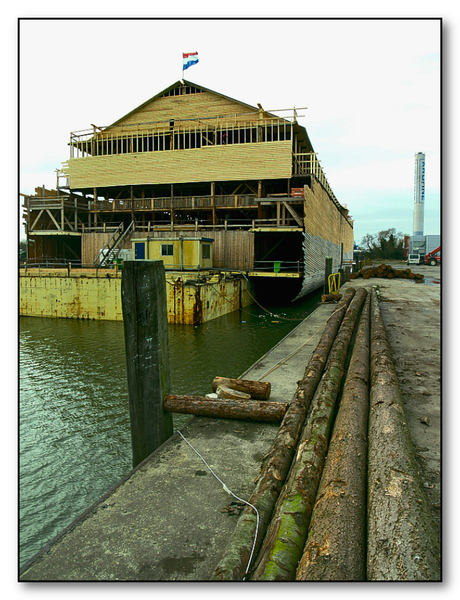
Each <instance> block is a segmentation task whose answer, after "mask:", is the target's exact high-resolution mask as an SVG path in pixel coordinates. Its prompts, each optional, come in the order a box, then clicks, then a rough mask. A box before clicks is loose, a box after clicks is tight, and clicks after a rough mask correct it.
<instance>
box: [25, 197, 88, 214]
mask: <svg viewBox="0 0 460 600" xmlns="http://www.w3.org/2000/svg"><path fill="white" fill-rule="evenodd" d="M25 206H26V207H27V208H28V209H29V210H42V209H49V210H51V209H62V208H64V209H66V210H75V209H76V210H79V211H86V210H88V200H83V199H82V198H80V197H77V196H73V197H71V196H68V195H65V196H43V197H40V196H27V199H26V202H25Z"/></svg>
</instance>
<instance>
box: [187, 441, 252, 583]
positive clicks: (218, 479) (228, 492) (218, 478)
mask: <svg viewBox="0 0 460 600" xmlns="http://www.w3.org/2000/svg"><path fill="white" fill-rule="evenodd" d="M177 433H178V434H179V435H180V436H181V438H182V439H183V440H184V442H185V443H186V444H188V445H189V446H190V448H191V449H192V450H193V452H195V454H196V455H197V456H199V457H200V458H201V460H202V461H203V462H204V464H205V465H206V467H207V468H208V469H209V471H210V472H211V473H212V475H214V477H215V478H216V479H217V481H218V482H219V483H220V484H221V485H222V487H223V489H224V491H226V492H227V494H230V496H233V497H234V498H236V499H237V500H239V501H240V502H243V504H247V505H248V506H250V507H251V508H252V509H253V510H254V511H255V513H256V532H255V535H254V542H253V544H252V549H251V554H250V556H249V561H248V566H247V567H246V571H245V572H244V577H243V580H244V579H245V577H246V575H247V574H248V571H249V567H250V565H251V561H252V555H253V554H254V550H255V547H256V541H257V534H258V532H259V511H258V510H257V508H256V507H255V506H253V505H252V504H251V503H250V502H247V501H246V500H243V498H239V497H238V496H237V495H236V494H234V493H233V492H232V491H231V490H230V489H229V488H228V487H227V486H226V485H225V483H224V482H223V481H222V479H220V477H218V476H217V475H216V474H215V473H214V471H213V470H212V469H211V467H210V466H209V465H208V463H207V462H206V461H205V459H204V458H203V457H202V456H201V454H200V453H199V452H198V450H196V449H195V448H194V447H193V446H192V444H191V443H190V442H189V441H188V440H187V439H186V438H185V437H184V436H183V435H182V433H181V432H180V431H179V430H177Z"/></svg>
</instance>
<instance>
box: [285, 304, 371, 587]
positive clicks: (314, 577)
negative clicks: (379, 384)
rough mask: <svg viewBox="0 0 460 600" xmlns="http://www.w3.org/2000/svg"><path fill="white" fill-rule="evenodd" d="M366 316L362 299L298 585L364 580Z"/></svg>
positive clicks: (366, 394)
mask: <svg viewBox="0 0 460 600" xmlns="http://www.w3.org/2000/svg"><path fill="white" fill-rule="evenodd" d="M369 312H370V296H369V295H368V296H367V297H366V300H365V303H364V308H363V311H362V314H361V318H360V321H359V326H358V332H357V335H356V339H355V343H354V347H353V354H352V357H351V361H350V366H349V368H348V372H347V377H346V380H345V385H344V389H343V393H342V398H341V400H340V407H339V412H338V414H337V418H336V420H335V424H334V431H333V434H332V437H331V442H330V444H329V450H328V453H327V459H326V463H325V465H324V471H323V475H322V477H321V483H320V485H319V488H318V494H317V497H316V502H315V506H314V508H313V512H312V517H311V522H310V528H309V531H308V538H307V542H306V544H305V548H304V550H303V554H302V558H301V560H300V562H299V565H298V567H297V572H296V579H297V580H302V581H364V580H365V579H366V483H367V424H368V408H369V390H368V384H369Z"/></svg>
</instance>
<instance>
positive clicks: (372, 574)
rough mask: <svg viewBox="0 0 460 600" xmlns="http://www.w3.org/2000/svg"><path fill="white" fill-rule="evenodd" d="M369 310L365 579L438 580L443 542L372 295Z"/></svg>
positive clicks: (377, 307) (380, 318)
mask: <svg viewBox="0 0 460 600" xmlns="http://www.w3.org/2000/svg"><path fill="white" fill-rule="evenodd" d="M371 311H372V313H371V389H370V408H369V463H368V551H367V578H368V579H369V580H374V581H381V580H388V581H390V580H391V581H421V580H431V581H439V580H440V577H441V570H440V556H439V554H440V546H439V539H438V536H437V534H436V529H435V525H434V522H433V519H432V516H431V512H430V508H429V505H428V500H427V497H426V494H425V492H424V490H423V488H422V485H421V481H420V477H419V473H418V467H417V463H416V460H415V455H414V449H413V445H412V440H411V437H410V434H409V430H408V427H407V421H406V417H405V414H404V408H403V403H402V397H401V390H400V388H399V382H398V378H397V375H396V370H395V368H394V364H393V361H392V359H391V354H390V348H389V344H388V340H387V336H386V331H385V326H384V324H383V320H382V316H381V313H380V307H379V305H378V299H377V295H376V293H375V292H374V291H373V292H372V305H371Z"/></svg>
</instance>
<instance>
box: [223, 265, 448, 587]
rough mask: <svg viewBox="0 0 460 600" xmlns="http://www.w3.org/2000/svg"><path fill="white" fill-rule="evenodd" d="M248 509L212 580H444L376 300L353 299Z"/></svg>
mask: <svg viewBox="0 0 460 600" xmlns="http://www.w3.org/2000/svg"><path fill="white" fill-rule="evenodd" d="M381 272H383V270H382V271H381ZM393 276H394V275H393ZM350 356H351V359H350ZM267 404H269V402H268V403H267ZM248 504H249V506H247V507H246V508H245V509H244V510H243V512H242V514H241V515H240V517H239V519H238V522H237V525H236V528H235V531H234V533H233V536H232V537H231V538H230V540H229V543H228V545H227V548H226V550H225V553H224V555H223V556H222V558H221V560H220V561H219V563H218V565H217V567H216V568H215V571H214V575H213V579H214V580H218V581H225V580H256V581H276V580H279V581H290V580H303V581H319V580H322V581H365V580H370V581H384V580H387V581H389V580H392V581H421V580H425V581H427V580H431V581H439V580H440V577H441V575H440V546H439V539H438V535H437V532H436V528H435V525H434V522H433V519H432V516H431V512H430V509H429V505H428V500H427V497H426V494H425V491H424V490H423V487H422V484H421V481H420V477H419V474H418V467H417V463H416V461H415V455H414V450H413V446H412V441H411V438H410V435H409V431H408V427H407V423H406V418H405V415H404V408H403V403H402V397H401V391H400V388H399V382H398V379H397V376H396V371H395V368H394V364H393V362H392V359H391V355H390V350H389V345H388V341H387V337H386V331H385V327H384V324H383V320H382V317H381V313H380V307H379V300H378V296H377V294H376V292H375V290H372V292H371V294H368V293H367V290H366V289H365V288H360V289H358V290H355V289H353V288H349V289H347V290H346V291H345V292H344V294H343V297H342V299H341V300H340V302H339V303H338V304H337V308H336V309H335V310H334V312H333V314H332V315H331V316H330V318H329V320H328V321H327V323H326V326H325V329H324V332H323V335H322V338H321V340H320V341H319V343H318V345H317V347H316V349H315V351H314V352H313V354H312V356H311V359H310V361H309V363H308V365H307V367H306V369H305V373H304V376H303V378H302V380H301V381H299V382H298V386H297V390H296V393H295V396H294V398H293V400H292V402H291V403H290V404H289V405H288V407H287V410H286V412H285V414H284V417H283V420H282V421H281V424H280V428H279V430H278V434H277V436H276V438H275V440H274V442H273V445H272V447H271V448H270V450H269V452H268V453H267V455H266V456H265V457H264V459H263V461H262V466H261V469H260V474H259V476H258V478H257V480H256V482H255V489H254V491H253V493H252V495H251V497H250V498H249V501H248ZM254 509H256V510H254Z"/></svg>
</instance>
